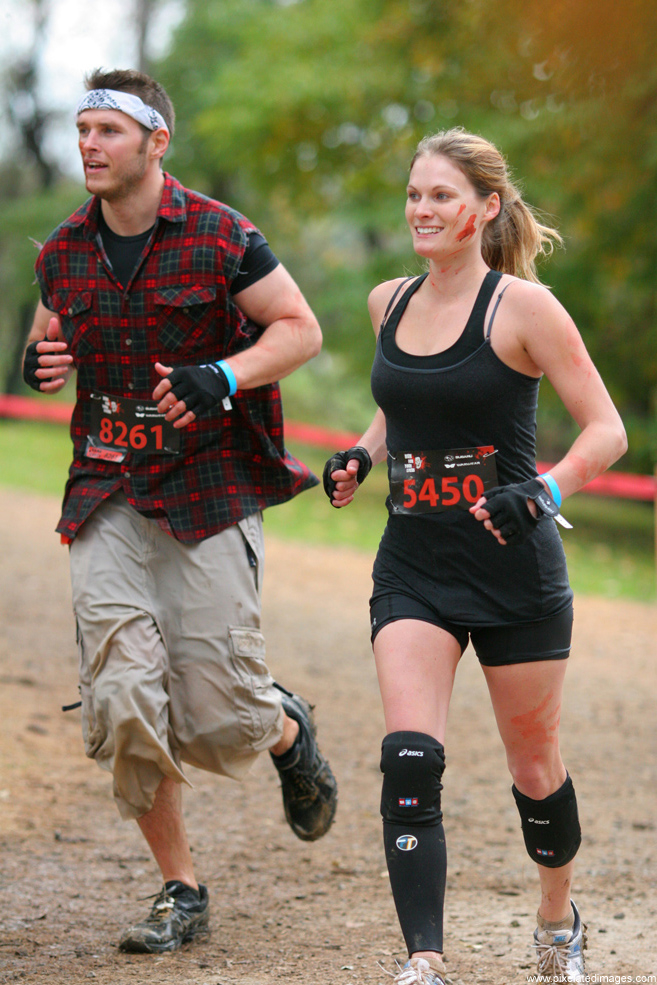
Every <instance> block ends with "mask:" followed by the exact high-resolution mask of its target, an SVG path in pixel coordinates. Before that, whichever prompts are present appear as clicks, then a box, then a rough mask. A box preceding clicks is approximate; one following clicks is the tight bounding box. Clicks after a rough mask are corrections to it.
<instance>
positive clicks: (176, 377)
mask: <svg viewBox="0 0 657 985" xmlns="http://www.w3.org/2000/svg"><path fill="white" fill-rule="evenodd" d="M167 379H168V380H169V382H170V383H171V390H172V392H173V394H174V395H175V396H176V397H177V398H178V400H184V401H185V404H186V406H187V410H191V411H192V413H193V414H196V416H197V417H200V416H201V414H205V413H206V412H207V411H209V410H213V409H214V408H215V407H216V406H217V405H218V404H220V403H221V401H222V400H223V399H224V397H227V396H228V395H229V394H230V384H229V382H228V377H227V376H226V374H225V373H224V371H223V369H221V367H220V366H217V365H215V364H214V363H206V364H205V365H204V366H177V367H176V369H174V370H173V371H172V372H171V373H169V375H168V377H167Z"/></svg>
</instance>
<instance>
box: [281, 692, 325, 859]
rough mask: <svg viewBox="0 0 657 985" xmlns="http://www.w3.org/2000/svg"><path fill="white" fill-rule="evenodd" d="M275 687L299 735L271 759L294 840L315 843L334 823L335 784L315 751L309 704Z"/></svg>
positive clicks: (297, 696)
mask: <svg viewBox="0 0 657 985" xmlns="http://www.w3.org/2000/svg"><path fill="white" fill-rule="evenodd" d="M274 686H275V687H277V688H278V690H279V691H281V692H282V694H283V701H282V703H283V708H284V710H285V712H286V714H287V715H289V717H290V718H294V720H295V721H297V722H298V723H299V735H298V737H297V738H296V739H295V742H294V745H293V746H292V748H291V749H288V751H287V752H285V753H283V755H282V756H274V755H272V757H271V758H272V760H273V762H274V765H275V766H276V769H277V770H278V772H279V775H280V778H281V790H282V793H283V808H284V810H285V818H286V820H287V823H288V824H289V825H290V827H291V828H292V830H293V831H294V833H295V835H296V836H297V838H301V840H302V841H316V840H317V839H318V838H321V837H322V835H325V834H326V832H327V831H328V829H329V828H330V827H331V824H332V823H333V818H334V817H335V810H336V807H337V805H338V785H337V783H336V782H335V777H334V776H333V773H332V772H331V767H330V766H329V764H328V763H327V761H326V760H325V759H324V757H323V756H322V754H321V752H320V751H319V749H318V748H317V742H316V739H315V736H316V733H317V727H316V725H315V719H314V718H313V707H312V705H310V704H308V702H307V701H306V700H305V698H301V697H299V695H298V694H292V692H291V691H286V690H285V688H283V687H281V685H280V684H275V685H274Z"/></svg>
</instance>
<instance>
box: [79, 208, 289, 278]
mask: <svg viewBox="0 0 657 985" xmlns="http://www.w3.org/2000/svg"><path fill="white" fill-rule="evenodd" d="M98 230H99V232H100V237H101V239H102V241H103V246H104V247H105V252H106V253H107V257H108V259H109V262H110V263H111V264H112V270H113V271H114V274H115V276H116V279H117V280H118V282H119V284H121V285H122V286H123V287H127V285H128V284H129V283H130V278H131V277H132V274H133V272H134V269H135V267H136V266H137V263H138V262H139V257H140V256H141V254H142V252H143V250H144V247H145V246H146V243H147V242H148V240H149V238H150V235H151V233H152V232H153V226H151V227H150V229H147V230H146V231H145V232H143V233H138V234H137V235H136V236H119V235H117V233H115V232H113V231H112V230H111V229H110V227H109V226H108V225H107V223H106V222H105V219H104V218H103V213H102V210H101V212H100V215H99V217H98ZM278 264H279V260H278V259H277V257H276V256H275V255H274V254H273V253H272V251H271V248H270V246H269V243H268V242H267V240H266V239H265V237H264V236H263V235H262V234H261V233H249V236H248V241H247V244H246V249H245V251H244V256H243V257H242V263H241V265H240V269H239V271H238V273H237V276H236V277H235V278H234V279H233V281H232V283H231V285H230V293H231V294H232V295H233V296H234V295H236V294H239V292H240V291H243V290H245V288H247V287H251V285H252V284H256V283H257V282H258V281H259V280H261V279H262V278H263V277H264V276H265V275H266V274H268V273H270V272H271V271H272V270H274V268H275V267H277V266H278Z"/></svg>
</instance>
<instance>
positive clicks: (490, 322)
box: [486, 274, 512, 342]
mask: <svg viewBox="0 0 657 985" xmlns="http://www.w3.org/2000/svg"><path fill="white" fill-rule="evenodd" d="M501 276H502V275H501V274H500V277H501ZM498 282H499V277H498ZM511 283H512V282H511V281H509V283H508V284H507V285H506V287H504V288H502V290H501V291H500V293H499V294H498V295H497V301H496V302H495V307H494V308H493V313H492V314H491V316H490V321H489V322H488V328H487V330H486V341H487V342H490V333H491V332H492V331H493V322H494V321H495V315H496V314H497V309H498V308H499V306H500V302H501V300H502V298H503V297H504V292H505V291H506V288H507V287H509V286H510V285H511Z"/></svg>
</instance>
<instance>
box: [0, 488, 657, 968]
mask: <svg viewBox="0 0 657 985" xmlns="http://www.w3.org/2000/svg"><path fill="white" fill-rule="evenodd" d="M0 515H1V516H2V518H3V519H2V522H1V524H0V549H1V551H2V570H1V573H0V580H1V583H0V605H1V607H2V631H1V635H0V721H1V722H2V729H1V731H0V853H1V854H0V858H1V868H0V889H1V891H2V892H1V895H0V982H2V983H5V982H14V981H20V982H25V983H40V985H44V983H47V985H50V983H53V985H55V983H59V982H62V981H63V982H66V983H71V985H79V983H82V982H85V983H88V982H89V981H90V980H95V981H97V982H99V983H104V985H124V983H126V985H133V983H134V985H138V983H148V985H164V983H176V985H187V983H190V985H191V983H194V985H270V983H283V982H299V983H307V982H312V983H313V985H361V983H364V985H365V983H366V985H378V983H380V985H385V983H388V982H390V981H391V979H390V978H389V977H388V976H387V975H386V974H385V973H384V972H383V971H382V970H381V968H380V967H379V964H378V962H380V963H381V964H383V965H384V966H385V967H386V968H387V969H392V968H393V967H394V960H395V958H399V959H400V960H401V959H402V958H403V949H402V939H401V935H400V933H399V929H398V926H397V922H396V917H395V913H394V908H393V905H392V901H391V898H390V893H389V886H388V879H387V876H386V874H385V871H384V869H385V865H384V860H383V853H382V847H381V837H380V828H381V821H380V818H379V815H378V800H379V793H380V774H379V769H378V752H379V745H380V741H381V738H382V735H383V722H382V716H381V711H380V706H379V696H378V690H377V685H376V678H375V675H374V669H373V665H372V659H371V654H370V647H369V642H368V623H367V597H368V593H369V587H370V580H369V573H370V563H371V559H370V558H368V557H366V556H363V555H361V554H356V553H350V552H349V551H347V550H343V549H335V550H331V549H320V548H315V547H313V548H308V549H307V548H305V547H304V546H303V545H300V544H290V543H283V542H281V541H275V540H269V541H268V556H267V574H266V577H265V586H266V587H265V606H264V629H265V633H266V636H267V642H268V652H269V663H270V666H271V668H272V671H273V672H274V674H275V676H276V677H277V678H278V679H279V680H281V681H282V682H283V683H285V684H286V685H288V686H291V687H293V688H294V689H295V690H298V691H299V692H300V693H302V694H304V695H307V696H308V697H309V698H310V699H311V700H312V701H314V702H316V703H317V713H316V714H317V718H318V721H319V728H320V739H321V743H322V747H323V749H324V750H325V751H326V753H327V755H328V756H329V759H330V760H331V763H332V765H333V767H334V769H335V772H336V774H337V776H338V780H339V783H340V804H339V809H338V817H337V820H336V823H335V825H334V827H333V829H332V830H331V832H330V833H329V835H328V836H327V837H326V838H324V839H323V840H322V841H320V842H317V843H316V844H313V845H308V844H304V843H302V842H299V841H297V840H296V839H295V838H294V836H293V835H292V833H291V832H290V830H289V829H288V828H287V826H286V824H285V821H284V819H283V812H282V807H281V804H280V794H279V791H278V782H277V779H276V777H275V775H274V771H273V769H272V767H271V766H270V764H269V763H268V762H267V759H266V757H261V760H260V761H259V762H258V763H257V764H256V767H255V769H254V770H253V772H252V774H251V775H250V776H249V778H248V779H247V781H246V782H245V783H244V784H243V785H241V786H240V785H237V784H234V783H232V782H230V781H227V780H222V779H218V778H216V777H212V776H208V775H205V774H203V773H200V772H197V771H193V770H192V771H190V777H191V779H192V781H193V783H194V785H195V788H196V789H195V790H194V791H193V792H190V793H189V795H188V796H187V797H186V812H187V819H188V826H189V830H190V835H191V840H192V843H193V848H194V853H195V858H196V860H197V869H198V873H199V877H200V878H201V879H202V880H203V881H204V882H206V883H207V884H208V886H209V889H210V894H211V900H212V916H211V936H210V938H209V939H208V941H207V942H205V943H203V944H201V943H199V942H197V943H194V944H192V945H188V946H186V947H185V948H184V949H183V950H182V951H180V952H178V953H177V954H174V955H168V956H163V957H151V956H143V957H142V956H134V957H130V956H125V955H122V954H120V953H119V952H118V950H117V947H116V941H117V939H118V938H119V936H120V934H121V931H122V930H123V929H124V927H125V926H126V924H127V923H129V922H131V921H133V920H134V919H135V918H140V916H141V915H142V914H143V913H145V911H146V908H147V906H148V905H149V904H147V903H145V902H140V898H143V897H146V896H149V895H150V894H152V893H154V892H156V891H157V889H158V878H157V874H156V869H155V866H154V863H153V862H152V861H151V860H150V858H149V856H148V853H147V851H145V848H144V845H143V844H142V842H141V840H140V838H139V836H138V832H137V829H136V826H135V825H131V824H124V823H123V822H121V821H120V820H119V817H118V814H117V812H116V810H115V808H114V805H113V802H112V798H111V790H110V778H109V777H108V776H107V775H106V774H104V773H102V772H101V771H100V770H98V769H97V767H96V766H95V765H94V764H93V763H91V762H89V761H88V760H86V759H85V757H84V754H83V751H82V743H81V738H80V730H79V712H71V713H68V714H66V715H64V714H62V713H61V711H60V706H61V705H62V704H68V703H70V702H73V701H75V699H76V697H77V689H76V685H77V680H76V654H75V646H74V639H73V620H72V616H71V612H70V589H69V583H68V563H67V557H66V551H65V549H64V548H62V547H60V546H59V544H58V538H57V537H56V536H55V535H54V534H53V533H52V531H53V528H54V526H55V523H56V519H57V515H58V503H57V502H56V501H54V500H52V499H49V498H44V497H37V496H32V495H28V494H23V493H20V494H19V493H16V492H8V491H0ZM656 639H657V613H656V611H655V608H654V607H651V606H644V605H640V604H628V603H620V602H608V601H600V600H595V599H585V598H580V599H577V601H576V630H575V646H574V655H573V658H572V660H571V666H570V668H569V676H568V687H567V697H566V702H565V709H564V716H563V736H564V740H563V747H564V757H565V760H566V763H567V765H568V767H569V769H570V771H571V773H572V775H573V777H574V779H575V783H576V787H577V792H578V797H579V801H580V812H581V816H582V824H583V828H584V840H583V845H582V850H581V853H580V858H579V868H578V874H577V878H576V885H575V896H576V899H577V901H578V904H579V906H580V909H581V911H582V913H583V916H584V919H585V920H586V922H587V923H588V926H589V951H588V956H589V969H590V972H591V973H598V974H599V975H626V976H634V979H626V980H640V979H639V978H638V976H640V975H651V974H652V975H657V944H656V943H655V942H656V941H657V844H656V829H657V817H656V810H655V808H656V794H655V791H656V790H657V759H656V753H657V743H656V742H655V739H656V731H657V730H656V726H655V706H656V704H657V674H656V672H655V657H656V643H655V641H656ZM447 755H448V769H447V772H446V774H445V791H444V794H443V804H444V808H445V824H446V830H447V838H448V845H449V852H450V871H449V875H448V900H447V924H446V955H447V959H448V969H449V980H450V981H451V982H452V983H453V985H477V983H481V985H484V983H485V985H524V983H526V981H527V976H528V975H529V974H531V973H532V972H533V969H534V965H533V955H532V951H531V948H530V943H531V933H532V930H533V928H534V915H535V911H536V905H537V892H536V887H537V881H536V876H535V873H534V872H533V871H532V868H533V867H532V864H531V862H530V860H529V859H528V858H527V856H526V854H525V850H524V847H523V845H522V838H521V834H520V831H519V824H518V818H517V813H516V808H515V805H514V802H513V799H512V797H511V793H510V781H509V778H508V774H507V771H506V766H505V762H504V755H503V750H502V748H501V744H500V742H499V739H498V737H497V733H496V729H495V723H494V720H493V716H492V713H491V710H490V706H489V702H488V697H487V693H486V689H485V686H484V683H483V679H482V675H481V672H480V670H479V668H478V665H477V662H476V659H475V657H474V654H473V653H472V652H471V651H468V652H467V653H466V654H465V656H464V659H463V661H462V664H461V667H460V669H459V673H458V676H457V685H456V690H455V695H454V700H453V705H452V711H451V717H450V727H449V734H448V737H447Z"/></svg>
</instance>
